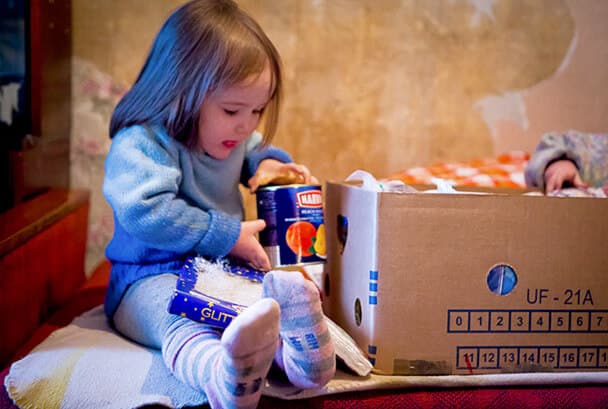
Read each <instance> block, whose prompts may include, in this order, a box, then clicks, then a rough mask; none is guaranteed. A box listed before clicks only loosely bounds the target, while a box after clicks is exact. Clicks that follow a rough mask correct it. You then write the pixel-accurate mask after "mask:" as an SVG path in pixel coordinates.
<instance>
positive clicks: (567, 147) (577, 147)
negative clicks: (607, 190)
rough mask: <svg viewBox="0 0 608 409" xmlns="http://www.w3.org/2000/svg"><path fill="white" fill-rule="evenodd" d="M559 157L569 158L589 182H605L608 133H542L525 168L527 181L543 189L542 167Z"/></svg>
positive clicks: (582, 177) (607, 181)
mask: <svg viewBox="0 0 608 409" xmlns="http://www.w3.org/2000/svg"><path fill="white" fill-rule="evenodd" d="M558 159H568V160H571V161H572V162H573V163H574V164H575V165H576V167H577V168H578V171H579V174H580V176H581V179H582V180H583V181H584V182H585V183H587V184H589V185H590V186H595V187H600V186H602V185H604V184H606V183H608V135H607V134H590V133H584V132H579V131H574V130H571V131H568V132H566V133H563V134H557V133H548V134H545V135H543V136H542V138H541V140H540V143H539V144H538V146H537V147H536V150H535V151H534V153H533V154H532V156H531V157H530V160H529V161H528V164H527V166H526V170H525V178H526V184H527V185H528V186H535V187H539V188H541V189H543V190H544V189H545V170H546V169H547V166H549V164H551V163H552V162H554V161H556V160H558Z"/></svg>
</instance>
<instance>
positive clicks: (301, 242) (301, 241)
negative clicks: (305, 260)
mask: <svg viewBox="0 0 608 409" xmlns="http://www.w3.org/2000/svg"><path fill="white" fill-rule="evenodd" d="M316 233H317V229H316V228H315V226H314V225H313V224H312V223H309V222H303V221H301V222H295V223H293V224H292V225H291V226H289V227H288V228H287V232H286V233H285V241H286V242H287V246H289V248H290V249H291V251H293V252H294V253H295V254H299V255H301V256H302V257H307V256H312V254H313V253H311V251H310V250H311V248H312V246H313V238H314V237H315V235H316Z"/></svg>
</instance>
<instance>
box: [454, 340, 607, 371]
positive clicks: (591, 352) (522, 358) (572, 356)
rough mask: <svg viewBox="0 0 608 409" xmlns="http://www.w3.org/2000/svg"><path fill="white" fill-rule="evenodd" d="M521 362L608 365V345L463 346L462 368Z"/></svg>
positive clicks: (459, 365) (458, 355)
mask: <svg viewBox="0 0 608 409" xmlns="http://www.w3.org/2000/svg"><path fill="white" fill-rule="evenodd" d="M519 366H540V367H543V368H555V369H557V368H570V369H577V368H587V369H589V368H598V369H599V368H608V346H605V345H604V346H567V347H563V346H508V347H505V346H496V347H493V346H489V347H485V346H484V347H474V346H459V347H456V367H457V368H458V369H469V370H472V369H502V368H513V367H519Z"/></svg>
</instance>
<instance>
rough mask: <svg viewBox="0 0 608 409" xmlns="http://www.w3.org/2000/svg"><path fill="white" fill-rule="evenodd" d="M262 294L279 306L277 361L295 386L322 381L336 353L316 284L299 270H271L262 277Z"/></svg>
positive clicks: (317, 384)
mask: <svg viewBox="0 0 608 409" xmlns="http://www.w3.org/2000/svg"><path fill="white" fill-rule="evenodd" d="M263 296H264V297H270V298H274V299H275V300H277V302H278V303H279V305H280V306H281V345H280V346H279V350H278V351H277V354H276V356H275V360H276V362H277V364H278V365H279V366H280V367H281V368H282V369H283V370H284V371H285V373H286V374H287V378H288V379H289V381H290V382H291V383H292V384H294V385H295V386H298V387H301V388H317V387H321V386H323V385H325V384H326V383H327V382H329V381H330V380H331V378H332V377H333V376H334V373H335V370H336V357H335V352H334V345H333V343H332V341H331V338H330V335H329V331H328V329H327V323H326V321H325V316H324V315H323V310H322V308H321V299H320V296H319V290H318V289H317V287H316V286H315V285H314V284H313V283H312V282H311V281H309V280H307V279H305V278H304V277H303V276H302V275H301V274H299V273H295V272H293V271H271V272H269V273H267V274H266V276H265V277H264V283H263Z"/></svg>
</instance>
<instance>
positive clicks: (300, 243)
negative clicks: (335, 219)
mask: <svg viewBox="0 0 608 409" xmlns="http://www.w3.org/2000/svg"><path fill="white" fill-rule="evenodd" d="M256 200H257V212H258V218H259V219H263V220H264V221H265V222H266V228H265V229H264V230H262V231H261V232H260V243H261V244H262V246H263V247H264V250H265V251H266V253H267V254H268V258H269V259H270V264H271V265H272V267H273V268H276V267H286V266H293V265H304V264H312V263H320V262H323V261H325V257H326V252H325V223H324V219H323V195H322V192H321V186H320V185H283V186H266V187H263V188H260V189H258V191H257V192H256Z"/></svg>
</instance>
